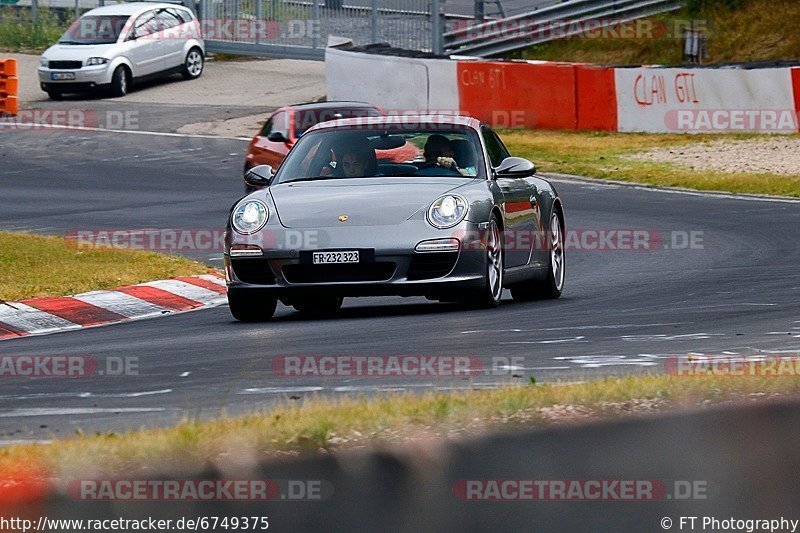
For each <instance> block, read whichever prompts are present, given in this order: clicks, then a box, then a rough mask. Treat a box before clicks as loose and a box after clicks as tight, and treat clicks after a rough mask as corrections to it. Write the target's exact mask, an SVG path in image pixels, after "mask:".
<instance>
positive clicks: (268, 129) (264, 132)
mask: <svg viewBox="0 0 800 533" xmlns="http://www.w3.org/2000/svg"><path fill="white" fill-rule="evenodd" d="M270 133H272V118H270V119H269V120H267V121H266V122H265V123H264V127H263V128H261V136H262V137H266V136H267V135H269V134H270Z"/></svg>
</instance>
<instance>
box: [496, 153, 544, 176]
mask: <svg viewBox="0 0 800 533" xmlns="http://www.w3.org/2000/svg"><path fill="white" fill-rule="evenodd" d="M494 172H495V174H496V175H497V176H498V177H501V178H527V177H528V176H533V175H534V174H536V165H534V164H533V163H532V162H530V161H528V160H527V159H523V158H521V157H506V158H505V159H503V162H502V163H500V166H499V167H497V168H496V169H495V170H494Z"/></svg>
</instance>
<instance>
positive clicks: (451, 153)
mask: <svg viewBox="0 0 800 533" xmlns="http://www.w3.org/2000/svg"><path fill="white" fill-rule="evenodd" d="M423 156H424V157H425V165H424V166H423V167H422V168H423V169H425V168H436V167H438V168H443V169H447V170H452V171H454V172H458V173H459V174H461V175H462V176H469V175H471V174H470V173H469V172H468V171H467V170H465V169H462V168H458V164H457V163H456V153H455V150H453V145H452V144H451V143H450V140H449V139H448V138H447V137H445V136H444V135H439V134H438V133H434V134H433V135H431V136H430V137H428V140H427V141H426V142H425V148H424V150H423Z"/></svg>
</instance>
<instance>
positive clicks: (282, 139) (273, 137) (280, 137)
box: [267, 131, 289, 143]
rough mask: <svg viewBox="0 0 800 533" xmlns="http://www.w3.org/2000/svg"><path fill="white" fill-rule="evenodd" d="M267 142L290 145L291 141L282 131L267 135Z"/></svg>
mask: <svg viewBox="0 0 800 533" xmlns="http://www.w3.org/2000/svg"><path fill="white" fill-rule="evenodd" d="M267 140H268V141H270V142H274V143H288V142H289V139H287V138H286V135H284V134H283V132H281V131H273V132H272V133H270V134H269V135H267Z"/></svg>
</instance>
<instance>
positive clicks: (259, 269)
mask: <svg viewBox="0 0 800 533" xmlns="http://www.w3.org/2000/svg"><path fill="white" fill-rule="evenodd" d="M231 266H232V267H233V272H234V274H236V277H237V278H239V280H240V281H242V282H244V283H251V284H253V285H274V284H275V276H274V275H273V274H272V270H271V269H270V268H269V262H268V261H267V260H266V259H256V258H250V257H248V258H237V257H234V258H232V259H231Z"/></svg>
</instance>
